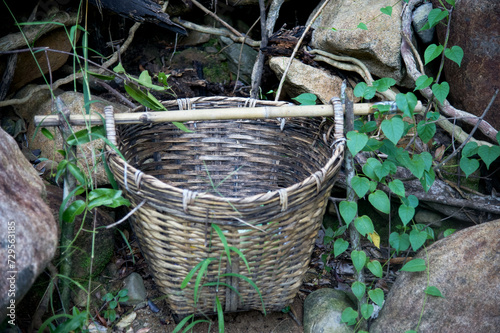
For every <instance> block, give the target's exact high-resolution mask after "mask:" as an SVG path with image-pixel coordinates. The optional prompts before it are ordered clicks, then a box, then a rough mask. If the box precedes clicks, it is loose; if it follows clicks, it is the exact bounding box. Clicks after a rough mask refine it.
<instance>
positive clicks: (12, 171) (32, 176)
mask: <svg viewBox="0 0 500 333" xmlns="http://www.w3.org/2000/svg"><path fill="white" fill-rule="evenodd" d="M0 142H1V143H2V144H0V253H2V268H1V269H0V322H1V321H2V320H3V319H4V318H5V316H6V315H9V318H10V319H9V320H14V323H15V322H16V321H15V320H16V318H15V313H16V310H15V307H16V305H17V304H18V303H19V301H20V300H21V299H22V298H23V296H24V295H25V294H26V292H27V291H28V290H29V288H30V287H31V285H32V284H33V282H34V281H35V279H36V277H37V276H38V275H39V274H40V273H41V272H42V271H43V270H44V269H45V266H46V265H47V264H48V263H49V262H50V260H51V259H52V258H53V256H54V254H55V251H56V248H57V244H58V225H57V223H56V221H55V220H54V217H53V216H52V213H51V212H50V209H49V207H48V206H47V205H46V204H45V202H44V200H43V198H44V197H45V186H44V185H43V182H42V180H41V179H40V177H39V176H38V174H37V173H36V171H35V169H34V168H33V166H31V164H30V163H29V162H28V160H26V158H25V157H24V155H23V154H22V152H21V150H19V147H18V145H17V143H16V142H15V141H14V139H13V138H12V137H10V136H9V135H8V134H7V133H5V131H4V130H2V129H1V128H0Z"/></svg>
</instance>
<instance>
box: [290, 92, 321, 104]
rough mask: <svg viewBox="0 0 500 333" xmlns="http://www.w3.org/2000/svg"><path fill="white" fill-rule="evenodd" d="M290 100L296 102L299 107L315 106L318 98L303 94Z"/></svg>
mask: <svg viewBox="0 0 500 333" xmlns="http://www.w3.org/2000/svg"><path fill="white" fill-rule="evenodd" d="M292 99H293V100H295V101H297V102H298V103H299V104H300V105H316V100H317V99H318V97H316V95H314V94H311V93H303V94H300V95H299V96H297V97H294V98H292Z"/></svg>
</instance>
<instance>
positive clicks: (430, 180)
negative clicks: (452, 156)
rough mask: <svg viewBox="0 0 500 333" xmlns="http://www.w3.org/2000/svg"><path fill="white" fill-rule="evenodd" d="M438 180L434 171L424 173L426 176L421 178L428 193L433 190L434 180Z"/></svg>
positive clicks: (421, 182)
mask: <svg viewBox="0 0 500 333" xmlns="http://www.w3.org/2000/svg"><path fill="white" fill-rule="evenodd" d="M435 179H436V174H435V173H434V170H433V169H430V170H429V171H427V170H426V171H424V175H423V176H422V178H420V184H422V187H423V188H424V191H425V192H427V191H429V189H430V188H431V186H432V184H434V180H435Z"/></svg>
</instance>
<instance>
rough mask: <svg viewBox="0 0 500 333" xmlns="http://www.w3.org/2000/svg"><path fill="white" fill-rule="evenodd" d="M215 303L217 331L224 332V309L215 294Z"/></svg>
mask: <svg viewBox="0 0 500 333" xmlns="http://www.w3.org/2000/svg"><path fill="white" fill-rule="evenodd" d="M215 305H216V306H217V319H218V322H219V333H224V311H222V305H221V304H220V301H219V297H218V296H215Z"/></svg>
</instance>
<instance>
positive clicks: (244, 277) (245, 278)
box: [222, 273, 266, 315]
mask: <svg viewBox="0 0 500 333" xmlns="http://www.w3.org/2000/svg"><path fill="white" fill-rule="evenodd" d="M222 276H234V277H237V278H239V279H242V280H245V281H246V282H248V283H249V284H250V285H251V286H252V287H253V289H255V291H256V292H257V294H259V297H260V301H261V302H262V310H263V312H264V315H266V307H265V306H264V300H263V299H262V294H261V293H260V290H259V287H257V285H256V284H255V282H253V281H252V280H250V279H249V278H247V277H246V276H244V275H241V274H237V273H225V274H222Z"/></svg>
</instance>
